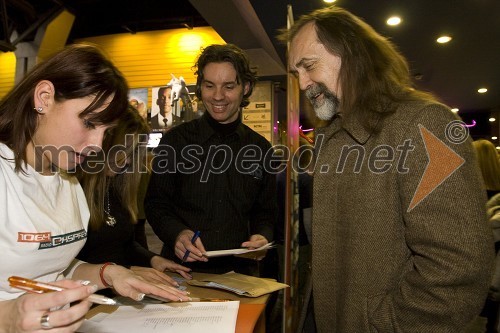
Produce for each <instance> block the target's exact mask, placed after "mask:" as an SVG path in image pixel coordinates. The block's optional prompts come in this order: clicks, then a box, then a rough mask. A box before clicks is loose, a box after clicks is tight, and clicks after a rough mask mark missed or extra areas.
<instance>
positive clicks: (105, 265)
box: [99, 262, 116, 288]
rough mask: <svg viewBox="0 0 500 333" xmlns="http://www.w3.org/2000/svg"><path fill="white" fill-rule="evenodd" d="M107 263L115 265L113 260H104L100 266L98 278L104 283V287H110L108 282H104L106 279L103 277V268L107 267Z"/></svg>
mask: <svg viewBox="0 0 500 333" xmlns="http://www.w3.org/2000/svg"><path fill="white" fill-rule="evenodd" d="M109 265H116V264H115V263H114V262H105V263H104V264H103V265H102V266H101V268H99V278H100V279H101V282H102V284H103V285H104V287H106V288H109V287H111V285H110V284H109V283H107V282H106V280H105V279H104V270H105V269H106V267H108V266H109Z"/></svg>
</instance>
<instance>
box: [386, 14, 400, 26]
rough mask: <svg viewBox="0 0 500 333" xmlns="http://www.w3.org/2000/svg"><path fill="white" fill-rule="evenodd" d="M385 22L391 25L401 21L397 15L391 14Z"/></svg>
mask: <svg viewBox="0 0 500 333" xmlns="http://www.w3.org/2000/svg"><path fill="white" fill-rule="evenodd" d="M386 23H387V25H391V26H394V25H398V24H400V23H401V18H400V17H398V16H391V17H389V18H388V19H387V21H386Z"/></svg>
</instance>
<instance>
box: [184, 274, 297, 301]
mask: <svg viewBox="0 0 500 333" xmlns="http://www.w3.org/2000/svg"><path fill="white" fill-rule="evenodd" d="M187 283H188V284H190V285H192V286H197V287H206V288H216V289H222V290H226V291H230V292H233V293H235V294H237V295H239V296H246V297H259V296H262V295H264V294H269V293H272V292H274V291H277V290H280V289H284V288H287V287H289V286H288V285H286V284H284V283H280V282H276V280H273V279H263V278H258V277H255V276H250V275H245V274H239V273H235V272H229V273H225V274H221V275H217V276H213V277H210V278H206V279H203V280H190V281H187Z"/></svg>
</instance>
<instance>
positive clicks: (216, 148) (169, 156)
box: [144, 112, 277, 273]
mask: <svg viewBox="0 0 500 333" xmlns="http://www.w3.org/2000/svg"><path fill="white" fill-rule="evenodd" d="M210 122H212V123H213V119H211V118H210V116H209V114H208V112H206V113H205V114H204V115H203V116H202V117H201V118H199V119H195V120H193V121H190V122H188V123H184V124H182V125H179V126H177V127H175V128H173V129H171V130H170V131H168V132H167V133H165V135H164V136H163V138H162V140H161V141H160V144H159V146H158V147H157V148H156V149H155V151H154V153H155V157H154V158H153V174H152V176H151V180H150V183H149V187H148V191H147V194H146V200H145V203H144V204H145V212H146V216H147V219H148V222H149V223H150V224H151V226H152V227H153V229H154V231H155V233H156V234H157V235H158V237H159V238H160V239H161V240H162V241H163V242H164V243H165V248H164V250H165V251H164V253H163V254H165V255H166V256H168V257H169V258H170V259H177V261H178V258H177V257H175V255H174V246H175V240H176V238H177V235H178V234H179V233H180V232H181V231H182V230H185V229H190V230H193V231H197V230H199V231H200V232H201V236H200V239H201V240H202V242H203V245H204V246H205V249H206V250H207V251H210V250H223V249H230V248H239V247H240V246H241V243H243V242H245V241H247V240H248V239H249V237H250V236H251V235H253V234H261V235H263V236H264V237H266V238H267V240H268V241H272V239H273V228H274V224H275V222H276V217H277V200H276V179H275V175H274V174H273V173H272V170H270V168H271V167H270V165H271V164H270V160H271V155H272V153H273V150H272V147H271V145H270V143H269V142H268V141H267V140H266V139H265V138H264V137H262V136H261V135H259V134H258V133H256V132H254V131H252V130H251V129H250V128H249V127H248V126H246V125H244V124H242V123H241V120H237V123H232V124H227V125H223V124H219V125H222V126H219V125H217V124H218V123H217V124H212V125H211V124H210ZM243 154H244V155H243ZM266 156H267V158H266ZM248 264H249V263H248V262H247V261H245V262H244V263H242V262H241V260H239V259H235V257H221V258H212V259H210V260H209V262H207V263H203V262H196V263H193V264H191V263H187V264H186V266H190V267H192V268H193V270H195V271H204V272H214V273H222V272H227V271H230V270H235V271H240V272H243V271H242V270H241V269H239V268H241V267H240V266H241V265H243V266H244V265H248Z"/></svg>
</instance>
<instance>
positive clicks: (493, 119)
mask: <svg viewBox="0 0 500 333" xmlns="http://www.w3.org/2000/svg"><path fill="white" fill-rule="evenodd" d="M488 120H489V121H490V123H492V122H494V121H495V120H496V119H495V118H493V117H491V118H490V119H488Z"/></svg>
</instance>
